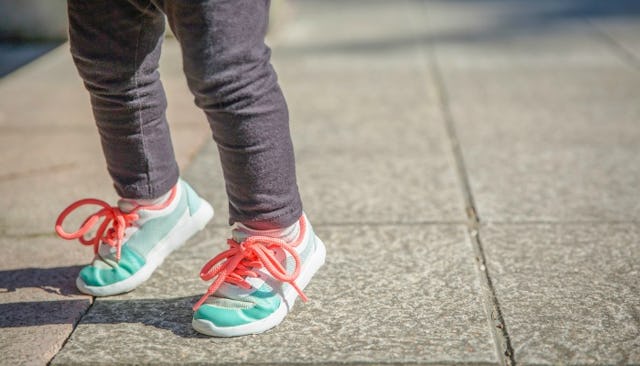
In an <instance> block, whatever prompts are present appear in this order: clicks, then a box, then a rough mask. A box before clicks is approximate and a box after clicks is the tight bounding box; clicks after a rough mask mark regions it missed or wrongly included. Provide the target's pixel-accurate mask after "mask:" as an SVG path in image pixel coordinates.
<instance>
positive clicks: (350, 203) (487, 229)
mask: <svg viewBox="0 0 640 366" xmlns="http://www.w3.org/2000/svg"><path fill="white" fill-rule="evenodd" d="M292 4H293V5H294V7H295V14H294V16H293V17H292V19H291V21H290V23H289V24H288V25H287V26H286V27H282V28H281V29H279V32H278V33H277V34H276V35H275V37H274V38H273V39H271V43H272V44H273V62H274V65H275V67H276V70H277V71H278V74H279V76H280V80H281V83H282V86H283V89H284V91H285V94H286V96H287V99H288V103H289V106H290V112H291V128H292V133H293V138H294V142H295V147H296V157H297V161H298V177H299V185H300V188H301V192H302V195H303V200H304V202H305V209H306V211H307V214H308V216H309V217H310V219H311V220H312V222H313V223H314V226H315V227H316V230H317V232H318V235H319V236H320V237H321V238H322V239H323V241H324V242H325V243H326V244H327V247H328V259H327V264H326V266H325V267H323V269H322V271H321V272H320V273H319V274H318V275H317V276H316V278H315V279H314V281H313V282H312V283H311V285H310V286H309V287H308V288H307V290H305V293H306V294H307V295H308V296H309V298H310V301H309V302H308V303H306V304H302V303H299V304H298V305H297V306H296V308H295V310H294V311H293V312H292V313H291V314H290V315H289V317H288V318H287V319H286V320H285V322H284V323H283V324H282V325H281V326H279V327H278V328H276V329H274V330H272V331H269V332H267V333H265V334H263V335H259V336H249V337H242V338H234V339H211V338H206V337H202V336H200V335H198V334H197V333H195V332H194V331H193V330H192V329H191V325H190V319H191V310H190V307H191V305H192V304H193V303H194V302H195V301H196V300H197V298H198V297H199V295H200V294H201V293H202V292H203V291H204V290H205V289H206V284H205V283H204V282H202V281H201V280H200V279H199V277H198V272H199V270H200V267H201V265H202V264H203V263H205V262H206V260H208V259H209V258H210V257H211V256H212V255H213V254H215V253H216V252H218V251H220V250H221V249H222V248H223V246H224V244H225V238H226V237H227V235H228V229H227V227H226V225H225V223H226V201H225V199H226V198H225V195H224V183H223V181H222V179H221V170H220V167H219V164H218V157H217V152H216V149H215V147H214V146H213V144H212V143H211V142H210V139H209V132H208V130H207V129H208V126H207V125H206V123H205V120H204V116H203V115H202V113H201V112H200V111H199V110H197V109H196V108H195V107H194V106H193V105H192V101H191V100H192V97H191V96H190V94H189V93H188V91H187V89H186V85H185V81H184V79H183V77H182V75H181V71H180V68H181V65H180V61H179V59H180V57H179V50H178V47H177V45H176V44H175V43H173V42H174V41H172V40H170V41H168V42H167V43H166V45H165V49H164V54H163V60H162V66H161V73H162V77H163V81H164V85H165V87H166V89H167V94H168V98H169V108H170V109H169V118H170V120H171V123H172V124H171V127H172V133H173V138H174V143H175V145H176V151H177V154H178V158H179V162H180V164H181V167H182V169H183V170H182V172H183V175H184V176H185V177H186V178H187V179H188V180H189V181H190V182H191V183H192V185H193V186H195V187H196V188H197V189H198V190H199V192H201V193H202V195H203V196H205V197H206V198H207V199H208V200H210V201H211V202H214V203H215V205H214V206H215V207H214V208H215V209H216V212H217V215H216V218H215V219H214V221H213V222H212V224H210V225H209V226H208V227H207V229H206V230H205V231H204V232H203V233H201V234H200V235H198V236H197V237H196V238H194V239H193V240H191V241H190V242H189V243H188V244H187V245H185V246H184V247H183V248H181V249H180V250H178V251H177V252H175V253H174V254H173V255H172V256H171V257H170V258H168V259H167V261H166V262H165V263H164V264H163V265H162V266H161V267H160V268H159V270H158V271H157V272H156V274H154V276H153V277H152V278H151V279H150V280H149V281H148V282H147V283H145V284H144V285H143V286H141V287H140V288H139V289H137V290H135V291H133V292H131V293H129V294H125V295H121V296H115V297H109V298H102V299H92V298H90V297H88V296H84V295H80V294H79V293H78V292H77V290H75V288H74V284H73V282H74V279H75V275H76V274H77V271H78V270H79V266H80V265H82V264H84V263H86V262H87V261H88V260H89V259H90V257H91V250H89V249H86V248H83V247H81V246H80V245H78V244H75V243H68V242H63V241H61V240H59V239H57V238H56V237H55V236H54V235H53V234H52V231H53V222H54V220H55V217H56V216H57V214H58V212H59V211H60V210H61V209H63V208H64V207H65V206H66V205H67V204H69V203H71V202H72V201H73V200H75V199H78V198H83V197H94V196H96V197H100V198H103V199H106V200H113V199H115V197H114V193H113V192H112V189H111V187H110V184H109V179H108V177H107V175H106V171H105V167H104V162H103V160H102V156H101V152H100V146H99V143H98V138H97V133H96V131H95V127H93V125H92V124H91V123H90V121H91V112H90V109H89V105H88V96H87V94H86V92H85V91H84V90H83V88H82V85H81V82H80V80H79V79H78V77H77V76H76V73H75V70H74V68H73V65H72V62H71V59H70V57H69V56H68V52H67V49H66V47H67V46H66V45H65V46H62V47H61V48H59V49H57V50H55V51H53V52H52V53H50V54H48V55H47V56H45V57H44V58H42V59H40V60H38V61H36V62H34V63H32V64H30V65H28V66H27V67H25V68H23V69H21V70H19V71H17V72H15V73H13V74H11V75H9V76H7V77H5V78H4V79H3V80H2V81H1V82H0V142H1V143H0V149H1V150H0V162H1V164H2V165H1V167H2V173H0V192H1V193H2V194H1V195H0V204H1V205H2V207H3V213H2V215H1V216H0V248H2V249H3V252H4V255H3V256H1V257H0V327H1V328H2V331H1V332H0V364H6V365H13V364H45V363H47V362H49V361H51V363H52V364H53V365H66V364H81V363H88V364H95V363H99V364H113V363H124V364H134V363H135V364H145V363H151V364H157V363H166V364H174V363H198V364H200V363H205V364H242V365H248V364H251V365H281V364H326V365H330V364H349V365H364V364H411V365H416V364H458V363H466V364H483V365H484V364H513V363H515V364H536V365H552V364H580V365H586V364H599V365H600V364H639V363H640V285H639V284H640V199H639V196H640V37H638V36H637V35H638V34H640V7H639V6H638V5H636V4H635V3H634V2H632V1H622V0H619V1H610V2H605V3H602V2H599V1H587V0H584V1H579V0H564V1H557V0H543V1H536V2H530V1H517V0H512V1H509V0H501V1H497V0H473V1H472V0H439V1H436V0H434V1H419V0H405V1H400V0H398V1H388V0H366V1H365V0H340V1H330V0H316V1H312V0H297V1H295V2H293V3H292ZM34 101H38V104H37V105H34ZM2 291H4V292H2Z"/></svg>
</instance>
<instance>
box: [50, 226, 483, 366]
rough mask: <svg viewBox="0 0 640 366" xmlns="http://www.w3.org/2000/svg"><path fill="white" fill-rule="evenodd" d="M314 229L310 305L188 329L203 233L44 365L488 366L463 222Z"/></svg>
mask: <svg viewBox="0 0 640 366" xmlns="http://www.w3.org/2000/svg"><path fill="white" fill-rule="evenodd" d="M317 232H318V233H319V235H320V236H321V237H322V238H323V240H324V241H325V243H326V244H327V246H328V253H329V255H328V260H327V264H326V266H325V267H324V268H323V269H322V270H321V271H320V272H319V273H318V275H317V276H316V278H315V280H314V282H312V284H311V285H310V286H309V287H308V288H307V289H306V293H307V295H308V296H309V297H310V299H311V300H310V302H309V303H307V304H299V305H298V306H297V307H296V308H295V310H294V311H293V312H292V313H291V314H290V315H289V317H288V318H287V319H286V320H285V322H284V323H283V324H281V325H280V326H279V327H278V328H276V329H274V330H272V331H269V332H267V333H265V334H263V335H260V336H256V337H240V338H235V339H214V338H205V337H201V336H199V335H197V334H196V333H194V331H192V330H191V328H190V317H191V310H190V306H191V304H193V303H194V302H195V301H196V300H197V298H198V296H199V294H201V293H202V292H203V291H204V289H205V288H206V284H205V283H202V282H201V281H199V279H198V277H197V273H198V271H199V269H200V266H201V265H202V264H203V263H204V262H205V261H206V260H208V259H209V257H210V256H212V255H213V254H215V253H216V252H217V251H219V250H221V249H222V245H223V242H224V238H225V236H226V235H227V231H226V230H225V229H211V230H210V231H209V233H206V234H202V236H201V237H200V240H203V241H200V242H197V240H194V241H193V242H192V244H187V246H185V247H183V248H181V249H180V250H179V251H177V252H176V253H175V254H174V255H173V256H172V257H171V260H168V261H167V262H166V263H164V264H163V266H162V267H161V268H160V269H159V271H158V272H157V274H156V275H155V276H154V277H153V278H152V279H151V280H150V281H149V282H147V283H146V284H145V285H143V286H141V287H140V288H139V289H138V290H136V291H135V292H132V293H130V294H127V295H123V296H118V297H113V298H109V299H104V300H102V299H100V300H98V301H97V302H96V304H95V305H94V306H93V307H92V308H91V310H90V311H89V312H88V313H87V315H86V316H85V317H84V318H83V320H82V322H81V324H80V325H79V326H78V327H77V329H76V331H75V332H74V333H73V335H72V337H71V339H70V341H69V342H68V343H67V344H66V345H65V347H64V349H63V350H62V351H61V352H60V353H59V354H58V355H57V356H56V358H55V359H54V361H53V364H56V365H63V364H72V363H73V364H77V363H85V362H95V361H97V360H99V361H100V362H106V363H112V362H121V363H146V362H153V361H157V360H162V362H166V363H188V362H202V363H211V364H231V363H232V364H258V363H260V364H263V363H264V364H287V363H308V362H310V361H313V362H314V363H318V364H330V363H347V362H351V363H380V362H385V363H386V362H390V363H400V362H409V363H455V362H462V361H464V362H471V363H473V362H477V363H495V362H496V358H495V355H494V348H493V345H492V343H491V335H490V334H489V330H488V328H487V325H486V320H485V317H484V313H483V310H482V306H481V304H480V303H479V300H478V299H479V295H478V292H479V285H478V283H477V279H476V277H475V270H474V261H473V255H472V254H471V253H472V250H471V246H470V243H469V242H468V240H467V239H466V236H465V228H464V227H463V226H457V225H445V226H435V225H434V226H422V227H418V228H412V229H411V231H408V230H406V228H405V227H394V226H375V227H374V226H371V227H367V226H362V227H349V226H343V227H334V226H322V227H318V228H317ZM366 253H377V254H376V255H375V256H369V255H366ZM372 301H373V302H372ZM365 307H366V310H365ZM123 344H126V345H127V350H128V351H127V352H114V350H116V349H121V348H122V345H123ZM98 345H100V346H98ZM87 349H91V350H92V352H86V350H87ZM292 350H295V352H292Z"/></svg>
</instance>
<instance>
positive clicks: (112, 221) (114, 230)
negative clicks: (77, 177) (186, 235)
mask: <svg viewBox="0 0 640 366" xmlns="http://www.w3.org/2000/svg"><path fill="white" fill-rule="evenodd" d="M175 195H176V187H173V189H172V190H171V194H170V196H169V198H168V199H167V201H166V202H164V203H162V204H160V205H154V206H140V205H137V206H135V207H134V208H133V209H132V210H131V211H128V212H125V211H122V210H121V209H120V208H119V207H117V206H111V205H109V204H108V203H107V202H105V201H102V200H98V199H95V198H85V199H81V200H79V201H76V202H74V203H72V204H71V205H69V206H68V207H67V208H65V209H64V210H63V211H62V212H61V213H60V215H59V216H58V219H57V220H56V226H55V230H56V233H57V234H58V236H60V237H61V238H62V239H66V240H73V239H78V241H79V242H80V243H81V244H82V245H87V246H89V245H92V246H93V252H94V254H97V253H98V250H99V248H100V244H101V243H104V244H107V245H109V246H110V247H112V248H116V260H118V261H119V260H120V254H121V251H122V241H123V239H124V232H125V229H126V228H128V227H130V226H132V225H133V223H134V222H135V221H137V220H138V219H139V218H140V216H139V215H138V210H140V209H142V208H144V209H145V210H160V209H163V208H166V207H167V206H169V204H170V203H171V202H172V201H173V198H174V197H175ZM92 205H93V206H100V207H102V208H101V209H100V210H98V211H96V212H95V213H93V214H91V215H89V217H87V218H86V219H85V220H84V221H83V222H82V224H81V225H80V228H78V230H76V231H73V232H70V233H69V232H66V231H64V229H63V228H62V224H63V222H64V220H65V219H66V218H67V216H69V214H71V213H72V212H73V211H75V210H77V209H78V208H79V207H82V206H92ZM100 219H103V221H102V223H101V224H100V226H98V229H97V230H96V233H95V235H94V236H93V237H90V238H86V237H85V235H86V234H87V233H88V232H89V231H90V230H91V229H92V228H93V227H94V226H95V225H96V223H98V222H99V221H100Z"/></svg>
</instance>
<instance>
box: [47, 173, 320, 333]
mask: <svg viewBox="0 0 640 366" xmlns="http://www.w3.org/2000/svg"><path fill="white" fill-rule="evenodd" d="M168 195H169V197H168V198H167V199H166V200H165V201H164V202H162V203H159V204H150V205H140V204H138V203H137V202H135V201H131V200H126V199H121V200H120V201H118V205H117V206H115V207H112V206H110V205H109V204H107V203H106V202H104V201H101V200H96V199H84V200H80V201H77V202H75V203H73V204H72V205H70V206H69V207H67V208H66V209H65V210H64V211H62V213H61V214H60V216H59V217H58V220H57V222H56V232H57V233H58V235H59V236H60V237H62V238H63V239H68V240H72V239H78V240H79V241H80V242H81V243H82V244H84V245H88V246H93V248H94V253H95V257H94V259H93V261H92V263H91V264H89V265H87V266H86V267H84V268H83V269H82V270H81V271H80V273H79V275H78V278H77V279H76V285H77V286H78V289H79V290H80V291H81V292H83V293H86V294H89V295H94V296H110V295H116V294H121V293H125V292H128V291H131V290H133V289H135V288H136V287H137V286H139V285H140V284H142V283H143V282H144V281H146V280H147V279H148V278H149V277H150V276H151V274H152V273H153V271H154V270H155V269H156V268H157V267H158V266H159V265H160V264H161V263H162V262H163V261H164V259H165V258H166V257H167V256H168V255H169V254H170V253H171V252H172V251H174V250H175V249H177V248H179V247H180V246H181V245H182V244H184V243H185V242H186V241H187V240H188V239H189V238H190V237H192V236H193V235H194V234H195V233H197V232H198V231H200V230H202V229H203V228H204V227H205V225H206V224H207V223H208V222H209V221H210V220H211V218H212V217H213V208H212V207H211V205H210V204H209V203H208V202H207V201H205V200H204V199H202V198H201V197H199V196H198V194H196V192H195V191H194V190H193V189H192V188H191V187H190V186H189V185H188V184H187V183H186V182H185V181H183V180H179V181H178V183H177V184H176V186H175V187H173V189H172V190H171V191H170V192H169V194H168ZM84 205H98V206H100V207H101V209H100V210H99V211H97V212H95V213H94V214H92V215H90V216H89V217H88V218H87V219H86V220H85V221H84V222H83V223H82V225H81V226H80V228H79V229H78V230H77V231H75V232H72V233H68V232H65V231H64V229H63V228H62V224H63V222H64V220H65V218H66V217H67V216H68V215H69V214H70V213H71V212H72V211H74V210H76V209H77V208H78V207H80V206H84ZM96 225H97V229H95V234H94V235H93V236H92V237H90V238H87V237H86V235H87V234H88V233H89V232H90V231H92V230H93V229H94V227H95V226H96ZM227 244H228V245H229V248H228V249H227V250H225V251H223V252H222V253H220V254H218V255H217V256H216V257H214V258H213V259H211V260H210V261H209V262H207V263H206V264H205V265H204V267H203V268H202V271H201V272H200V277H201V278H202V279H203V280H205V281H209V280H212V281H213V283H212V284H211V285H210V287H209V289H208V290H207V291H206V292H205V294H204V295H203V296H202V298H201V299H200V300H199V301H198V302H197V303H196V304H195V305H194V307H193V310H194V315H193V319H192V325H193V328H194V329H195V330H196V331H198V332H200V333H203V334H206V335H210V336H217V337H233V336H241V335H247V334H257V333H262V332H264V331H266V330H268V329H271V328H273V327H275V326H276V325H278V324H280V322H282V320H283V319H284V317H285V316H286V315H287V313H288V312H289V311H291V309H292V307H293V304H294V302H295V300H296V298H297V297H298V296H300V298H301V299H302V300H304V301H306V296H305V295H304V293H303V292H302V289H304V287H305V286H306V285H307V284H308V283H309V281H310V280H311V277H313V275H314V274H315V273H316V271H317V270H318V269H319V268H320V267H321V266H322V265H323V264H324V259H325V247H324V244H323V243H322V241H321V240H320V239H319V238H318V237H317V236H316V235H315V234H314V232H313V229H312V227H311V225H310V224H309V222H308V221H307V218H306V216H305V215H304V214H303V215H302V217H300V219H299V220H298V222H297V223H296V224H294V225H292V226H291V227H289V228H286V229H282V230H270V231H258V230H253V229H251V228H249V227H246V226H244V225H242V224H236V225H235V227H234V228H233V230H232V235H231V238H230V239H228V241H227Z"/></svg>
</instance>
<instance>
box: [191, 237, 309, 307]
mask: <svg viewBox="0 0 640 366" xmlns="http://www.w3.org/2000/svg"><path fill="white" fill-rule="evenodd" d="M227 244H229V247H230V248H229V249H227V250H225V251H224V252H222V253H220V254H218V255H217V256H215V257H214V258H213V259H211V260H210V261H209V262H207V263H206V264H205V265H204V267H202V270H201V271H200V278H202V279H203V280H205V281H209V280H212V279H214V278H215V281H213V283H212V284H211V286H209V289H208V290H207V292H206V293H205V294H204V295H203V296H202V298H200V300H199V301H198V302H197V303H196V304H195V305H194V306H193V310H194V311H196V310H198V308H199V307H200V306H201V305H202V304H203V303H204V302H205V301H206V300H207V299H208V298H209V296H211V295H213V294H214V293H215V292H216V291H217V290H218V288H220V286H222V284H223V283H225V282H226V283H230V284H234V285H236V286H239V287H242V288H244V289H250V288H251V285H250V284H249V283H248V282H247V281H246V279H245V278H246V277H258V274H257V273H256V271H255V269H259V268H265V269H266V270H267V271H268V272H269V273H270V274H271V275H272V276H273V277H274V278H275V279H277V280H279V281H281V282H286V283H289V284H290V285H291V286H292V287H293V288H294V289H295V290H296V291H297V292H298V295H300V298H301V299H302V301H305V302H306V301H307V296H305V294H304V293H303V292H302V290H301V289H300V288H299V287H298V285H297V284H296V283H295V280H296V279H297V278H298V275H299V274H300V256H299V255H298V253H297V252H296V250H295V248H294V247H293V246H291V245H289V244H287V242H285V241H284V240H281V239H277V238H271V237H267V236H250V237H248V238H247V239H246V240H244V241H243V242H242V243H238V242H237V241H235V240H233V239H228V240H227ZM277 250H282V251H284V252H287V253H289V254H291V256H292V257H293V259H294V261H295V269H294V270H293V273H291V274H287V271H286V269H285V268H284V267H283V266H282V264H280V262H279V261H278V260H277V259H276V257H275V256H274V254H275V252H276V251H277Z"/></svg>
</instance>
